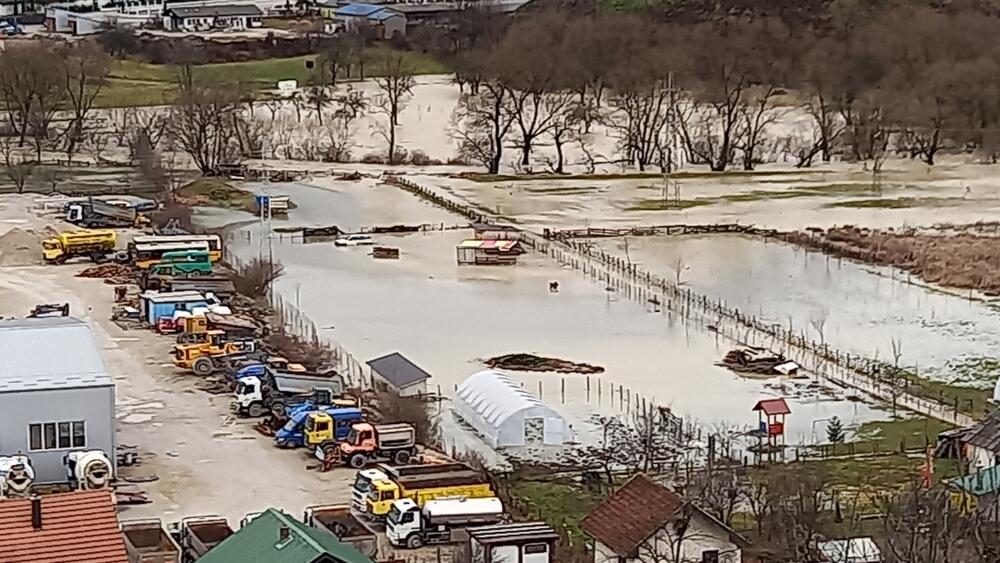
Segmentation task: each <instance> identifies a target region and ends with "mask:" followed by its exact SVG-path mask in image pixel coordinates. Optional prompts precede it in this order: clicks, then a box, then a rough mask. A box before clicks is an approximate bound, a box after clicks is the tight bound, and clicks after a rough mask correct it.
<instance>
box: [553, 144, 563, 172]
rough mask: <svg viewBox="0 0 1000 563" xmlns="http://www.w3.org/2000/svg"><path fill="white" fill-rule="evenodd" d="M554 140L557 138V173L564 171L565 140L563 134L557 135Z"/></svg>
mask: <svg viewBox="0 0 1000 563" xmlns="http://www.w3.org/2000/svg"><path fill="white" fill-rule="evenodd" d="M554 140H555V143H556V169H555V173H556V174H562V173H563V142H562V136H561V135H556V136H555V139H554Z"/></svg>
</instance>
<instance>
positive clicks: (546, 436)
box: [454, 370, 571, 448]
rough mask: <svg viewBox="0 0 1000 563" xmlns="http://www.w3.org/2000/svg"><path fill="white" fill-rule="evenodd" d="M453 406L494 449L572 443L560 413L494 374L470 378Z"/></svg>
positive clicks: (500, 374)
mask: <svg viewBox="0 0 1000 563" xmlns="http://www.w3.org/2000/svg"><path fill="white" fill-rule="evenodd" d="M454 405H455V406H454V408H455V413H456V414H458V416H460V417H461V418H462V419H463V420H465V422H466V423H468V424H469V425H470V426H472V427H473V428H474V429H475V430H476V431H477V432H478V433H479V434H480V435H481V436H483V438H484V439H485V440H486V442H487V443H489V444H490V445H491V446H493V447H494V448H498V447H506V446H543V445H545V446H550V445H556V446H561V445H563V444H564V443H566V442H568V441H570V439H571V432H570V429H569V426H568V425H567V424H566V421H565V420H564V419H563V417H562V416H561V415H560V414H559V413H557V412H556V411H555V410H554V409H553V408H552V407H550V406H548V405H546V404H545V403H543V402H542V401H541V400H539V399H538V398H537V397H535V396H534V395H532V394H530V393H528V392H527V391H525V390H524V388H523V387H521V385H520V384H519V383H517V382H516V381H514V380H512V379H511V378H509V377H507V376H506V375H504V374H502V373H500V372H497V371H493V370H485V371H481V372H479V373H475V374H472V375H470V376H469V378H468V379H466V380H465V381H464V382H462V385H461V386H459V388H458V392H457V393H456V394H455V401H454Z"/></svg>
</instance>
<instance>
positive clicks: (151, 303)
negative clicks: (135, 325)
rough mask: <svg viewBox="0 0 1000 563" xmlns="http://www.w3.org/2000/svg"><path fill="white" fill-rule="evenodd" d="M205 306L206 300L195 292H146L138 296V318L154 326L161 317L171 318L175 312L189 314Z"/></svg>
mask: <svg viewBox="0 0 1000 563" xmlns="http://www.w3.org/2000/svg"><path fill="white" fill-rule="evenodd" d="M207 306H208V300H207V299H206V298H205V296H204V295H202V294H201V293H200V292H197V291H166V292H158V291H147V292H145V293H143V294H141V295H140V296H139V318H141V319H142V320H143V321H145V322H147V323H149V324H151V325H155V324H156V321H158V320H160V318H161V317H172V316H173V315H174V312H175V311H188V312H190V311H191V310H192V309H194V308H195V307H207Z"/></svg>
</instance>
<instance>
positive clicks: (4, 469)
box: [0, 454, 35, 499]
mask: <svg viewBox="0 0 1000 563" xmlns="http://www.w3.org/2000/svg"><path fill="white" fill-rule="evenodd" d="M34 482H35V470H34V468H32V467H31V460H30V459H28V456H26V455H21V454H17V455H12V456H5V457H0V499H2V498H7V497H12V496H20V495H26V494H28V492H29V490H30V489H31V484H32V483H34Z"/></svg>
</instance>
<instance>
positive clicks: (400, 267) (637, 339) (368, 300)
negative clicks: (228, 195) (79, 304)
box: [231, 184, 884, 443]
mask: <svg viewBox="0 0 1000 563" xmlns="http://www.w3.org/2000/svg"><path fill="white" fill-rule="evenodd" d="M329 187H332V188H335V191H330V189H318V188H315V187H308V186H304V185H284V186H281V190H282V193H287V194H289V195H291V196H292V197H293V199H294V200H295V201H296V202H297V203H299V205H300V207H299V209H296V210H293V211H292V213H291V214H290V218H289V222H290V223H315V222H317V220H318V219H324V220H325V219H329V220H330V222H331V223H334V224H337V223H338V222H342V223H345V224H346V223H348V222H351V221H353V222H356V223H357V224H366V223H369V224H370V223H376V224H386V223H393V222H397V221H398V220H401V219H402V218H404V215H403V214H404V213H405V214H406V215H405V216H406V217H409V216H410V215H409V214H410V213H416V214H417V217H422V218H425V219H427V220H432V219H434V218H436V217H440V215H439V214H440V213H442V212H440V211H438V210H436V209H433V208H430V207H427V206H425V205H424V204H422V203H420V202H418V201H417V200H415V199H414V198H412V197H411V196H409V195H408V194H405V193H403V192H401V191H398V190H392V189H389V188H374V190H375V191H372V190H373V189H372V188H369V187H365V186H361V185H356V184H343V185H337V186H333V185H329V186H328V188H329ZM383 190H384V191H383ZM374 194H378V195H374ZM369 198H387V199H389V200H393V201H391V202H390V201H383V200H381V199H376V200H369ZM301 202H308V204H307V205H305V206H303V205H302V203H301ZM376 203H377V204H376ZM413 206H416V208H417V209H416V210H414V209H413V208H412V207H413ZM443 220H445V222H448V218H447V217H445V218H443ZM450 221H451V222H458V221H457V220H455V219H454V218H451V219H450ZM407 222H413V219H410V220H409V221H407ZM258 229H259V227H258V226H257V225H249V226H247V227H245V228H244V230H245V231H249V232H251V233H252V235H251V236H252V237H256V235H259V231H258ZM469 236H471V231H465V232H461V231H445V232H431V233H420V234H409V235H380V236H377V240H376V242H377V244H380V245H388V246H396V247H398V248H400V250H401V258H400V260H398V261H395V260H374V259H373V258H372V257H371V256H369V255H368V252H369V250H368V249H364V248H351V249H338V248H335V247H334V246H333V244H332V243H316V244H302V243H297V242H290V241H288V240H285V241H279V240H273V239H272V252H273V254H274V256H275V258H276V259H278V260H280V261H281V263H282V264H283V265H284V266H285V271H286V273H285V275H284V276H283V277H282V279H281V280H280V281H279V282H278V284H277V290H278V292H279V293H280V294H282V295H283V296H284V297H285V298H286V299H287V300H288V301H289V302H292V303H297V304H298V306H299V307H300V309H301V310H303V311H305V312H306V314H307V315H308V316H309V317H311V318H312V319H313V321H314V322H315V323H316V324H317V325H318V326H320V327H324V329H323V330H322V331H321V332H322V334H323V336H324V337H328V338H331V339H333V340H335V341H337V342H339V343H341V344H342V345H344V346H345V347H346V348H347V349H348V350H350V351H351V352H352V353H353V354H354V355H355V356H356V357H358V358H359V359H361V360H362V361H364V360H366V359H371V358H374V357H376V356H378V355H381V354H385V353H388V352H392V351H400V352H402V353H404V354H405V355H406V356H408V357H409V358H411V359H412V360H413V361H415V362H416V363H417V364H419V365H421V366H422V367H423V368H424V369H426V370H427V371H429V372H430V373H431V374H432V375H433V379H432V386H438V385H439V386H440V387H441V389H442V391H444V392H445V393H446V394H447V393H449V392H451V391H452V390H453V389H454V387H455V386H457V385H458V384H459V383H461V382H462V381H463V380H464V378H465V377H467V376H468V375H470V374H471V373H473V372H475V371H477V370H479V369H481V368H482V364H481V363H480V362H479V359H481V358H485V357H489V356H494V355H498V354H504V353H511V352H531V353H537V354H541V355H548V356H555V357H560V358H565V359H569V360H574V361H581V362H588V363H593V364H597V365H601V366H604V367H605V368H606V370H607V371H606V372H605V374H603V375H601V376H596V377H592V378H591V379H590V385H591V393H590V397H589V401H588V396H587V392H586V388H587V379H586V378H585V377H584V376H565V380H566V394H565V402H564V400H563V397H562V392H561V385H562V383H561V382H562V379H563V376H559V375H555V374H527V375H525V374H519V375H517V377H518V379H519V380H521V381H522V382H523V383H524V384H525V386H526V388H527V389H529V390H531V391H534V392H536V393H537V392H538V384H539V382H541V384H542V393H541V394H542V397H543V399H545V400H546V401H548V402H550V403H552V404H554V405H555V406H556V407H557V408H559V409H561V410H562V411H563V412H564V413H566V414H567V415H568V416H570V417H571V419H574V420H582V419H583V418H586V415H587V414H588V413H590V412H593V411H598V410H602V411H607V410H617V409H618V408H619V405H620V404H621V403H620V399H619V395H618V391H617V389H618V387H619V386H620V385H624V387H625V388H626V389H627V390H628V392H627V396H628V397H632V396H634V395H636V394H638V395H639V396H641V397H644V398H645V399H646V400H647V401H651V402H655V403H656V404H660V405H664V406H670V407H672V408H673V409H674V410H675V412H677V413H679V414H682V415H684V416H686V417H688V418H690V419H693V420H695V421H698V422H700V423H703V424H705V425H709V426H710V425H714V424H716V423H720V422H728V423H731V424H736V425H739V426H743V425H747V426H750V425H754V424H755V423H756V417H755V415H754V414H753V413H752V412H751V410H750V409H751V408H752V407H753V405H754V403H755V402H756V401H757V400H759V399H761V398H764V397H770V396H777V395H779V394H787V395H789V396H790V397H792V399H791V405H792V409H793V414H792V416H791V418H790V420H789V423H788V431H789V433H790V439H789V442H790V443H791V442H800V441H805V442H810V441H812V440H813V436H814V434H813V424H812V421H813V420H818V419H824V418H828V417H829V416H832V415H834V414H836V415H838V416H840V417H841V418H842V419H843V420H845V422H847V423H848V424H851V423H858V422H862V421H865V420H870V419H872V418H877V417H879V416H883V415H884V413H881V412H879V411H877V410H875V409H872V408H871V407H869V406H867V405H864V404H859V403H856V402H850V401H846V400H844V399H843V398H842V393H841V394H840V395H841V396H840V397H838V396H836V394H835V396H833V397H831V396H827V394H825V393H817V392H815V391H814V390H810V389H806V388H805V386H804V384H802V383H800V382H786V384H787V385H788V387H787V388H786V389H784V390H780V389H773V388H771V386H772V385H773V384H774V383H776V382H775V381H771V382H761V381H754V380H746V379H742V378H739V377H737V376H735V375H734V374H732V373H731V372H729V371H727V370H725V369H722V368H719V367H716V366H715V365H714V363H715V362H716V361H718V360H719V359H720V358H721V357H722V355H723V354H725V352H726V351H727V350H728V348H729V344H728V343H726V342H719V341H717V340H716V336H714V335H712V334H709V333H707V332H703V331H701V330H700V329H698V328H696V327H694V326H689V325H687V324H686V323H685V322H684V321H683V320H682V319H680V318H677V317H675V316H672V315H671V314H669V313H664V312H651V311H649V310H646V309H643V307H642V306H640V305H638V304H636V303H634V302H631V301H624V300H619V298H618V296H617V295H616V294H614V293H611V292H608V291H605V289H604V288H603V287H602V286H600V285H596V284H593V283H591V282H590V281H588V280H586V279H584V278H583V277H582V276H580V275H579V274H578V273H577V272H574V271H570V270H563V269H560V268H558V267H556V266H554V265H553V264H552V263H551V262H550V261H548V259H547V258H545V257H543V256H540V255H527V256H525V257H524V258H523V260H522V262H521V264H520V265H519V266H517V267H509V268H493V267H459V266H457V265H456V264H455V245H456V244H457V243H458V242H459V241H461V240H462V239H463V238H467V237H469ZM261 247H262V246H261V244H260V243H259V238H251V241H250V242H246V241H245V240H244V239H242V238H240V237H236V240H235V241H234V242H233V243H232V244H231V248H232V249H233V250H234V251H236V252H238V253H240V254H241V255H244V256H252V255H254V254H256V253H259V252H261ZM553 280H557V281H559V283H560V291H559V293H556V294H553V293H549V291H548V283H549V282H550V281H553ZM612 384H613V385H614V387H615V389H616V391H615V406H614V407H612V406H611V405H610V388H611V385H612ZM599 385H600V386H601V395H600V397H601V403H600V404H598V391H597V387H598V386H599ZM626 408H627V405H626ZM819 430H820V432H822V426H820V427H819Z"/></svg>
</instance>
